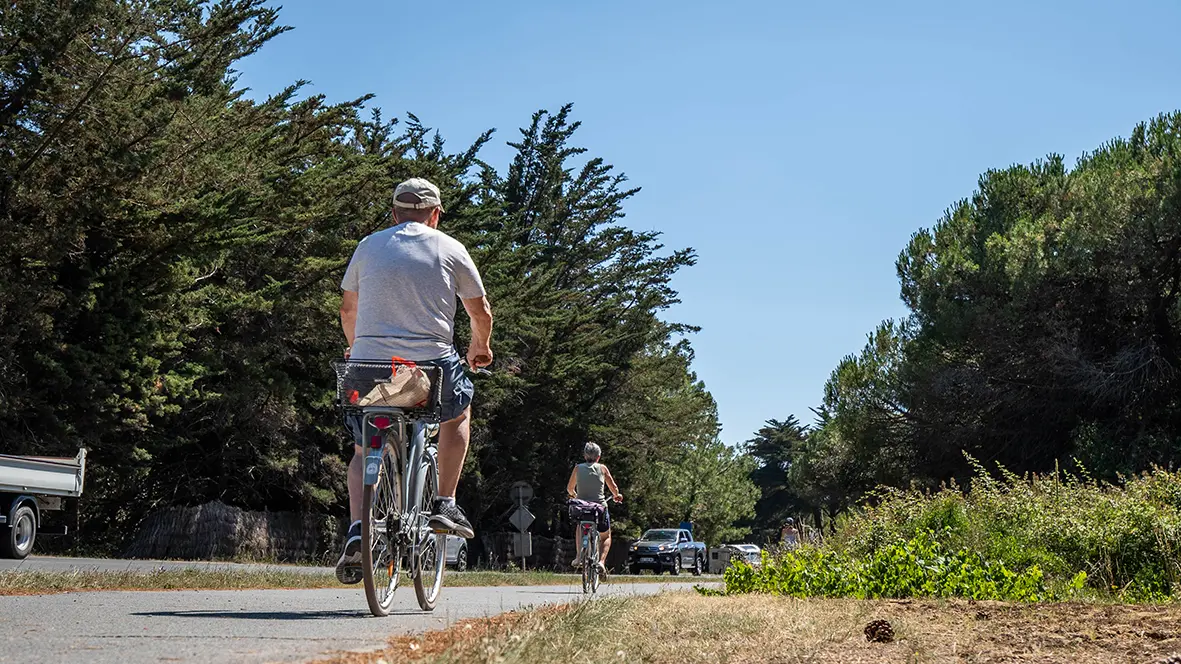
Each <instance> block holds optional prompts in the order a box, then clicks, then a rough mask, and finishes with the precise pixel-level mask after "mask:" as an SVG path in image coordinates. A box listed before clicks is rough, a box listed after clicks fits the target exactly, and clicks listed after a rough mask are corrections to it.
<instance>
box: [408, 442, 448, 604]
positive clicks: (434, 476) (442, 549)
mask: <svg viewBox="0 0 1181 664" xmlns="http://www.w3.org/2000/svg"><path fill="white" fill-rule="evenodd" d="M424 470H425V471H426V475H423V473H422V471H424ZM419 477H423V478H425V479H423V480H422V485H421V486H416V487H415V488H414V492H415V494H417V495H418V501H419V505H420V510H424V509H425V510H426V513H427V514H430V511H429V510H430V503H431V502H433V501H434V497H435V496H436V495H438V491H439V463H438V460H437V459H435V456H434V455H433V454H426V455H424V457H423V462H422V468H421V469H420V472H419ZM431 483H433V485H434V488H433V490H429V485H430V484H431ZM424 498H425V500H424ZM427 537H430V538H433V540H434V547H435V548H434V551H435V554H434V555H435V561H434V563H435V569H434V574H435V577H436V579H435V580H433V581H432V582H431V589H432V590H433V595H431V596H428V594H427V587H426V584H425V583H423V581H424V579H423V576H422V563H421V556H419V560H418V561H415V562H414V567H413V568H412V571H413V574H414V594H415V595H417V596H418V606H419V607H420V608H421V609H422V610H423V611H434V610H435V605H436V604H437V603H438V601H439V595H441V594H442V592H443V575H444V573H445V572H446V567H447V549H446V547H447V540H446V537H447V536H446V535H440V534H436V533H432V534H430V535H428V536H427Z"/></svg>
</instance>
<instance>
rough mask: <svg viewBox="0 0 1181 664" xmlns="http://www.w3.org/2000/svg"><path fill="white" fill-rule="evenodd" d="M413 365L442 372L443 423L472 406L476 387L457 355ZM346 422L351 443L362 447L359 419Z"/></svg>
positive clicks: (355, 418) (354, 418)
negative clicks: (436, 368) (350, 434)
mask: <svg viewBox="0 0 1181 664" xmlns="http://www.w3.org/2000/svg"><path fill="white" fill-rule="evenodd" d="M415 364H417V365H418V366H421V367H439V369H441V370H442V371H441V373H442V378H443V391H442V394H441V395H440V397H441V401H442V404H443V421H444V422H449V421H451V420H453V419H455V418H457V417H459V416H460V415H462V414H463V411H464V410H466V409H467V407H468V406H470V405H472V397H474V396H475V394H476V387H475V386H474V385H472V380H471V379H470V378H468V376H467V374H466V373H465V372H464V370H463V365H462V364H460V363H459V355H458V354H457V353H451V354H450V355H448V356H447V357H443V358H439V359H437V360H423V361H421V362H418V361H416V362H415ZM348 420H349V422H348V425H349V429H350V430H351V431H352V432H353V441H354V442H355V443H356V444H357V445H362V446H363V442H362V441H361V421H360V418H359V417H350V418H348Z"/></svg>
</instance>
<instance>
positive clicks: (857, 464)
mask: <svg viewBox="0 0 1181 664" xmlns="http://www.w3.org/2000/svg"><path fill="white" fill-rule="evenodd" d="M897 267H898V275H899V278H900V282H901V295H902V299H903V301H904V302H905V303H906V305H907V307H908V308H909V310H910V313H909V315H908V316H907V317H906V318H905V319H903V320H900V321H887V322H885V323H883V324H882V325H881V326H880V327H879V328H878V329H877V330H876V331H875V332H874V333H873V334H871V335H870V338H869V342H868V343H867V344H866V346H865V348H864V349H863V350H862V351H861V352H860V353H859V354H856V355H851V356H849V357H847V358H845V359H844V360H843V361H842V362H841V363H840V364H839V365H838V366H837V368H836V369H835V370H834V371H833V373H832V376H831V378H830V379H829V381H828V383H827V385H826V386H825V392H824V401H823V403H822V404H821V405H820V407H819V408H818V409H817V413H818V415H819V417H818V421H817V423H816V425H815V426H813V427H810V428H809V430H808V431H806V432H804V433H800V432H799V430H798V427H797V428H796V429H793V430H792V431H791V432H789V433H790V435H784V432H782V431H781V429H782V428H783V427H782V426H781V423H777V422H775V421H772V422H769V423H768V427H767V428H766V429H764V430H763V431H761V432H759V434H758V436H757V437H756V438H755V439H754V440H753V441H751V442H750V443H748V449H749V450H750V451H751V452H752V453H753V454H755V455H756V456H758V457H759V458H760V460H761V463H760V467H759V469H758V470H757V471H756V472H755V475H754V476H753V477H754V479H755V480H756V481H757V482H758V483H759V485H760V486H761V487H762V488H763V491H764V494H763V496H764V501H766V500H767V498H768V496H769V495H771V494H769V493H768V490H769V489H776V487H781V486H782V487H786V488H785V489H783V490H782V491H781V494H776V495H781V497H780V498H776V499H775V500H774V501H773V503H774V504H773V506H768V505H764V504H763V503H760V514H761V515H762V514H767V515H770V514H772V513H774V510H781V511H782V510H788V509H792V508H793V507H794V508H795V509H801V508H807V509H822V510H825V511H828V512H829V513H836V512H839V511H840V510H842V509H844V508H845V507H847V506H849V505H850V504H852V503H854V502H855V501H857V500H858V499H859V498H861V497H863V496H865V495H866V493H867V492H868V491H870V490H872V489H873V487H875V486H877V485H879V484H890V485H896V486H897V485H907V484H910V483H917V484H918V485H919V486H928V487H930V486H935V485H937V484H938V483H939V482H942V481H945V480H948V479H952V478H959V479H963V478H965V477H966V476H968V475H970V474H971V472H972V462H971V460H970V459H969V458H968V457H969V456H970V457H972V458H973V459H977V460H979V461H980V462H981V463H983V464H984V465H985V467H988V468H992V469H995V468H996V465H997V464H1000V465H1002V466H1004V467H1005V468H1008V469H1009V470H1011V471H1014V472H1018V473H1022V472H1027V471H1033V472H1039V471H1052V470H1054V469H1055V467H1056V465H1057V467H1068V468H1071V469H1074V470H1078V471H1080V472H1084V471H1085V472H1086V473H1089V474H1092V475H1093V476H1095V477H1097V478H1101V479H1110V480H1116V479H1117V478H1118V477H1119V476H1120V475H1121V474H1124V475H1126V474H1127V473H1132V472H1136V471H1140V470H1144V469H1147V468H1150V467H1151V466H1153V465H1160V466H1174V467H1175V466H1176V465H1177V464H1178V462H1181V113H1175V114H1171V115H1162V116H1160V117H1157V118H1155V119H1153V120H1152V121H1150V122H1147V123H1144V124H1141V125H1139V126H1137V127H1136V128H1135V130H1134V131H1133V132H1132V134H1131V136H1130V137H1129V138H1126V139H1116V140H1113V141H1111V142H1109V143H1107V144H1106V145H1103V146H1101V147H1100V148H1098V149H1097V150H1095V151H1094V152H1092V153H1089V154H1086V155H1084V156H1083V157H1082V158H1081V159H1079V161H1078V163H1077V164H1076V165H1075V167H1074V168H1073V169H1070V168H1067V167H1066V165H1065V164H1064V161H1063V159H1062V158H1061V157H1059V156H1050V157H1048V158H1047V159H1045V160H1043V161H1039V162H1037V163H1034V164H1031V165H1029V166H1014V167H1011V168H1007V169H1004V170H997V171H989V172H987V173H985V174H984V175H983V176H982V177H981V178H980V182H979V187H978V189H977V191H976V193H975V194H974V195H973V196H972V197H971V198H969V199H966V200H963V201H960V202H958V203H956V204H955V205H954V206H953V207H952V208H951V209H950V210H949V211H948V212H947V213H946V214H945V216H944V217H943V218H942V219H941V220H940V221H939V222H938V223H937V224H935V226H934V227H933V228H931V229H926V230H922V231H919V232H918V233H916V234H915V235H914V236H913V237H912V239H911V241H910V243H909V244H908V246H907V247H906V248H905V249H904V250H903V251H902V253H901V255H900V256H899V258H898V262H897ZM768 449H770V450H771V452H770V453H769V452H767V450H768ZM760 473H761V474H762V475H760ZM797 500H799V501H803V502H802V504H801V505H795V504H794V503H792V501H797Z"/></svg>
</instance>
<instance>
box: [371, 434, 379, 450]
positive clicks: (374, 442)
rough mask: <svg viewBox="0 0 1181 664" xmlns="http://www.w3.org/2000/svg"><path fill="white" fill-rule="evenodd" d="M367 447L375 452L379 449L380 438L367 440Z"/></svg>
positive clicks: (375, 437)
mask: <svg viewBox="0 0 1181 664" xmlns="http://www.w3.org/2000/svg"><path fill="white" fill-rule="evenodd" d="M369 447H372V448H373V449H375V450H379V449H381V436H374V437H373V438H371V439H369Z"/></svg>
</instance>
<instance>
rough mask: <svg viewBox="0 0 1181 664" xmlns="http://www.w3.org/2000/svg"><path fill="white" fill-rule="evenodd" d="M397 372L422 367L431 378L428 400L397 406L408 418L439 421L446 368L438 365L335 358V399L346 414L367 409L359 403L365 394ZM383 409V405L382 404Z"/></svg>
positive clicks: (390, 379) (333, 364)
mask: <svg viewBox="0 0 1181 664" xmlns="http://www.w3.org/2000/svg"><path fill="white" fill-rule="evenodd" d="M395 367H396V368H397V370H398V371H408V370H413V369H415V368H416V369H418V370H421V371H422V372H423V373H424V374H425V375H426V377H427V378H428V379H429V380H430V391H429V394H428V396H427V398H426V400H425V401H424V402H423V403H421V404H417V405H414V406H410V407H402V408H395V410H400V411H402V412H404V413H406V414H407V416H409V417H413V418H414V419H420V420H429V421H435V422H438V421H439V420H440V417H441V416H442V412H443V405H442V402H443V370H442V369H440V368H439V367H435V366H427V365H414V364H413V363H404V362H395V361H389V362H379V361H374V360H347V361H339V360H338V361H335V362H333V363H332V368H333V369H334V370H335V371H336V402H337V405H338V407H339V408H340V409H341V410H342V411H343V412H344V414H346V415H347V414H350V413H352V414H357V413H360V412H361V411H363V410H364V409H365V406H361V405H358V401H359V400H360V399H361V397H363V396H364V395H367V394H369V393H370V392H371V391H372V390H373V388H374V387H376V386H378V385H380V384H382V383H390V382H391V381H392V380H393V377H394V370H395ZM383 408H384V406H383Z"/></svg>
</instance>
